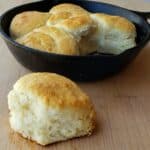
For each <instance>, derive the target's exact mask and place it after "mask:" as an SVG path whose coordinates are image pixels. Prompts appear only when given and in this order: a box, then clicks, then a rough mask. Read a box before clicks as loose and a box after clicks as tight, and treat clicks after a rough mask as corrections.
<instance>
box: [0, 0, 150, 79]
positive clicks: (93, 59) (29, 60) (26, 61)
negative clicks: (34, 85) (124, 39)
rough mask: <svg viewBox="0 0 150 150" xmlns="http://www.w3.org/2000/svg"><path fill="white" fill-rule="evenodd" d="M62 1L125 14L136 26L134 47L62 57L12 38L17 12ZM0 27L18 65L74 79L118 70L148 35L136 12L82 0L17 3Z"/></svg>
mask: <svg viewBox="0 0 150 150" xmlns="http://www.w3.org/2000/svg"><path fill="white" fill-rule="evenodd" d="M64 2H71V3H75V4H78V5H80V6H82V7H84V8H85V9H87V10H89V11H91V12H103V13H108V14H112V15H120V16H123V17H126V18H127V19H129V20H130V21H132V22H133V23H134V24H135V25H136V28H137V47H135V48H132V49H129V50H127V51H125V52H124V53H122V54H120V55H117V56H109V55H108V56H107V55H102V54H100V55H95V56H65V55H64V56H63V55H56V54H48V53H44V52H39V51H34V50H33V49H31V48H26V47H24V46H18V45H19V44H18V45H17V44H16V43H14V42H13V41H12V40H11V38H10V37H9V25H10V22H11V20H12V18H13V17H14V16H15V15H16V14H18V13H20V12H23V11H27V10H38V11H45V12H46V11H48V10H49V9H50V8H51V7H52V6H54V5H56V4H58V3H64ZM0 28H1V32H2V34H3V35H4V39H5V41H6V43H7V45H8V47H9V48H10V50H11V52H12V53H13V55H14V56H15V57H16V58H17V60H18V61H19V62H20V63H21V64H23V65H24V66H26V67H27V68H29V69H32V70H36V71H52V72H57V73H60V74H63V75H66V76H68V77H70V78H72V79H76V80H93V79H97V78H103V77H106V76H108V75H111V74H112V73H116V72H118V71H119V70H120V69H122V68H123V67H124V66H125V65H127V64H128V63H129V62H130V61H131V60H132V59H133V58H134V57H135V56H136V55H137V54H138V52H139V51H140V49H141V48H142V47H143V46H144V45H145V44H146V43H147V41H148V39H149V35H150V31H149V26H148V24H147V23H146V21H145V20H144V19H143V18H142V17H140V16H138V15H137V14H135V13H133V12H130V11H128V10H126V9H123V8H120V7H116V6H112V5H108V4H104V3H99V2H90V1H84V0H76V1H74V0H53V1H51V0H45V1H42V2H36V3H32V4H25V5H22V6H19V7H16V8H13V9H11V10H9V11H8V12H6V13H5V14H4V15H2V17H1V22H0Z"/></svg>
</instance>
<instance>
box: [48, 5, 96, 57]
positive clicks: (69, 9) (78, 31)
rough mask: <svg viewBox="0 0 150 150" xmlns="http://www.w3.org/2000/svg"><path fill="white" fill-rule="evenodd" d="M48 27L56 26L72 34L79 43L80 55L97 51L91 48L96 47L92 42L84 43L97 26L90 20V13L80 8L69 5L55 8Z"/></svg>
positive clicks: (52, 10) (51, 11)
mask: <svg viewBox="0 0 150 150" xmlns="http://www.w3.org/2000/svg"><path fill="white" fill-rule="evenodd" d="M47 25H48V26H51V25H55V26H57V27H59V28H61V29H63V30H65V31H67V32H69V33H71V34H72V35H73V36H74V37H75V39H76V40H77V42H78V45H79V47H80V55H86V54H89V53H92V52H94V51H95V50H96V49H94V48H93V47H92V46H91V45H93V46H95V44H93V43H92V42H91V41H89V42H90V43H88V44H87V43H86V42H84V41H85V40H86V36H89V35H90V34H91V32H92V31H93V30H94V29H93V28H95V24H94V23H93V20H92V19H91V18H90V15H89V12H88V11H86V10H85V9H83V8H81V7H80V6H78V5H74V4H67V3H65V4H60V5H56V6H54V7H53V8H52V9H51V10H50V17H49V19H48V21H47ZM89 46H90V47H92V48H93V49H94V50H93V49H91V48H90V47H89ZM85 48H87V50H85Z"/></svg>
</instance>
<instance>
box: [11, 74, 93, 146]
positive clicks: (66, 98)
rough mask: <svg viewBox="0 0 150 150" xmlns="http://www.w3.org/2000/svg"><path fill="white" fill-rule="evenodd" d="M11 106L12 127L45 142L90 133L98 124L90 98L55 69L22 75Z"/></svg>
mask: <svg viewBox="0 0 150 150" xmlns="http://www.w3.org/2000/svg"><path fill="white" fill-rule="evenodd" d="M8 106H9V110H10V119H9V120H10V125H11V128H12V129H13V130H15V131H16V132H18V133H20V134H21V135H22V136H23V137H25V138H28V139H31V140H33V141H36V142H37V143H39V144H41V145H47V144H50V143H54V142H58V141H63V140H67V139H71V138H74V137H80V136H84V135H90V134H91V133H92V131H93V129H94V128H95V111H94V108H93V105H92V103H91V101H90V98H89V97H88V96H87V95H86V94H85V93H84V92H83V91H82V90H81V89H80V88H79V87H78V86H77V85H76V84H75V83H74V82H72V81H71V80H69V79H67V78H65V77H63V76H61V75H57V74H54V73H31V74H28V75H25V76H23V77H21V78H20V79H19V80H18V81H17V82H16V83H15V85H14V88H13V90H11V91H10V92H9V94H8Z"/></svg>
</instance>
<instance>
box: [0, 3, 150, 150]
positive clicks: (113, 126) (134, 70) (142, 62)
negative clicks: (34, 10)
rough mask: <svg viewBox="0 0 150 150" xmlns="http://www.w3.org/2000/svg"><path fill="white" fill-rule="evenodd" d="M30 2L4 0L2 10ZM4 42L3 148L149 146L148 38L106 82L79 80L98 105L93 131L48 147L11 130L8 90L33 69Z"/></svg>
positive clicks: (0, 77)
mask: <svg viewBox="0 0 150 150" xmlns="http://www.w3.org/2000/svg"><path fill="white" fill-rule="evenodd" d="M28 1H29V0H26V1H21V0H14V1H11V0H7V1H6V0H1V1H0V13H2V12H3V11H4V10H7V9H8V8H10V7H13V6H15V5H18V4H21V3H23V2H28ZM103 1H104V0H103ZM109 2H110V3H115V4H117V5H121V6H123V7H128V8H131V9H137V10H139V9H140V10H145V11H146V10H148V9H149V8H150V3H149V2H144V1H142V0H141V1H136V0H130V1H129V0H127V1H123V0H116V1H114V0H110V1H109ZM0 43H1V44H0V56H1V58H0V150H48V149H51V150H150V51H149V50H150V43H149V44H148V45H147V46H146V47H145V48H144V49H143V50H142V52H141V53H140V55H139V56H138V57H137V58H136V59H135V61H134V62H132V63H131V64H130V65H129V66H128V67H127V68H126V69H125V70H124V71H123V72H121V73H120V74H118V75H116V76H113V77H111V78H109V79H105V80H102V81H96V82H90V83H78V85H79V86H80V87H81V88H82V89H83V90H84V91H86V92H87V93H88V94H89V95H90V96H91V98H92V100H93V103H94V105H95V109H96V112H97V129H96V130H95V132H94V134H93V135H92V136H89V137H84V138H77V139H73V140H70V141H66V142H61V143H57V144H53V145H50V146H47V147H42V146H39V145H37V144H35V143H34V142H31V141H28V140H26V139H24V138H22V137H21V136H20V135H18V134H16V133H14V132H13V131H12V130H11V129H10V126H9V123H8V107H7V93H8V91H9V90H10V89H11V88H12V85H13V84H14V83H15V81H16V80H17V79H18V78H19V77H20V76H22V75H23V74H26V73H28V72H30V71H29V70H27V69H25V68H24V67H23V66H21V65H20V64H19V63H18V62H17V61H16V60H15V59H14V57H13V56H12V55H11V54H10V52H9V50H8V48H7V47H6V45H5V44H4V42H3V40H2V39H0Z"/></svg>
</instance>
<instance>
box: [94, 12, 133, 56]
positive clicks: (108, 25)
mask: <svg viewBox="0 0 150 150" xmlns="http://www.w3.org/2000/svg"><path fill="white" fill-rule="evenodd" d="M91 17H92V18H93V20H94V21H95V23H96V24H97V25H98V26H97V27H98V29H97V32H95V34H94V37H95V38H96V39H97V43H98V45H99V48H98V51H99V52H102V53H110V54H120V53H122V52H124V51H125V50H127V49H129V48H132V47H135V46H136V41H135V39H136V28H135V26H134V24H133V23H131V22H130V21H129V20H127V19H126V18H123V17H120V16H112V15H107V14H101V13H96V14H91Z"/></svg>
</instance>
